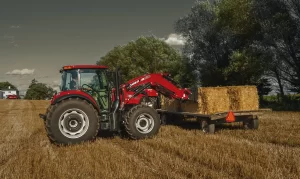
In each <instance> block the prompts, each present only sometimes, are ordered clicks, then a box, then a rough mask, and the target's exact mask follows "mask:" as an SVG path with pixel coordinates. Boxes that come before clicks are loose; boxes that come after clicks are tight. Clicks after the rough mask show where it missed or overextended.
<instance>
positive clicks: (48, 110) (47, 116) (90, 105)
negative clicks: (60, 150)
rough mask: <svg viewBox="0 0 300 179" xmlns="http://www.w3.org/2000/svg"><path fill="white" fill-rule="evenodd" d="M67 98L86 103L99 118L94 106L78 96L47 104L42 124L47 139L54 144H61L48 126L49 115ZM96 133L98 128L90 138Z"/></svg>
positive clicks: (98, 126)
mask: <svg viewBox="0 0 300 179" xmlns="http://www.w3.org/2000/svg"><path fill="white" fill-rule="evenodd" d="M68 100H77V101H78V102H81V103H83V104H84V105H88V106H89V107H90V108H92V109H93V110H94V113H95V114H96V115H97V117H98V119H99V113H98V112H97V110H96V109H95V108H94V106H93V105H92V104H90V103H89V102H87V101H86V100H83V99H80V98H68V99H65V100H62V101H61V102H59V103H56V104H54V105H51V106H49V107H48V109H47V113H46V120H44V124H45V129H46V132H47V137H48V139H49V140H50V142H51V143H53V144H55V145H61V144H60V143H59V142H57V141H56V140H55V138H54V136H53V132H52V131H51V127H50V126H51V117H52V114H53V112H54V111H55V110H56V109H57V107H58V106H60V105H61V104H64V103H66V102H67V101H68ZM99 128H100V120H98V122H97V129H99ZM97 134H98V130H96V131H95V133H94V134H93V136H92V139H91V140H94V139H95V138H96V136H97Z"/></svg>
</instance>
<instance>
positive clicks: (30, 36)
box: [0, 0, 195, 92]
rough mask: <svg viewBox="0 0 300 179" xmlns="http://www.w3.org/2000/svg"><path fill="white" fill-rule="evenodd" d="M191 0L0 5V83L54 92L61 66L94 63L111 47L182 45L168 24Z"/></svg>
mask: <svg viewBox="0 0 300 179" xmlns="http://www.w3.org/2000/svg"><path fill="white" fill-rule="evenodd" d="M194 2H195V1H194V0H163V1H159V0H151V1H145V0H126V1H124V0H110V1H108V0H107V1H104V0H103V1H100V0H85V1H83V0H80V1H79V0H72V1H71V0H70V1H67V0H51V1H29V0H28V1H25V0H19V1H14V0H11V1H1V4H0V35H1V36H0V62H1V63H0V81H9V82H11V83H13V84H14V85H16V86H17V87H18V88H19V89H20V90H21V91H22V92H23V91H25V90H26V89H27V87H28V85H29V83H30V81H31V80H32V79H33V78H36V79H37V80H38V81H40V82H44V83H47V84H49V85H52V86H53V87H55V84H57V83H58V81H59V72H58V71H59V69H60V68H61V67H62V66H63V65H67V64H83V63H91V64H94V63H95V62H96V61H97V60H99V58H100V57H101V56H104V55H105V54H106V53H107V52H108V51H109V50H111V49H112V48H113V47H114V46H116V45H123V44H126V43H128V42H129V41H131V40H135V39H136V38H138V37H139V36H143V35H155V36H157V37H159V38H164V39H165V40H166V42H168V43H170V44H172V45H181V44H182V40H181V39H179V37H178V36H177V35H176V34H174V26H173V25H174V22H175V21H176V20H177V19H179V18H180V17H182V16H184V15H185V14H187V13H188V12H189V11H190V8H191V7H192V6H193V4H194Z"/></svg>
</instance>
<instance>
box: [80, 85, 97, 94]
mask: <svg viewBox="0 0 300 179" xmlns="http://www.w3.org/2000/svg"><path fill="white" fill-rule="evenodd" d="M84 86H87V88H85V87H84ZM81 88H82V89H83V90H84V91H87V92H96V93H97V91H96V90H95V89H94V88H93V87H92V86H90V85H87V84H83V85H81Z"/></svg>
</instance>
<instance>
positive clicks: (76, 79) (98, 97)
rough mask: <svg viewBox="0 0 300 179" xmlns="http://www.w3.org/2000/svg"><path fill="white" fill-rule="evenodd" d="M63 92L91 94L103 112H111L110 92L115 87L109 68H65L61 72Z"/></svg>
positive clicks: (94, 66)
mask: <svg viewBox="0 0 300 179" xmlns="http://www.w3.org/2000/svg"><path fill="white" fill-rule="evenodd" d="M60 73H61V74H62V75H61V86H60V90H61V91H62V92H66V91H70V90H77V91H81V92H84V93H87V94H89V95H90V96H91V97H92V98H93V99H94V100H95V101H96V102H97V104H98V106H99V108H100V110H101V111H102V112H108V111H109V107H108V106H109V103H110V91H111V89H112V87H113V86H114V84H113V82H112V81H111V80H110V79H109V78H110V76H111V75H110V74H111V73H109V72H108V69H107V67H105V66H98V65H74V66H64V67H63V69H61V70H60Z"/></svg>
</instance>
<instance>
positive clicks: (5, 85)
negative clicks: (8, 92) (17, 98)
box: [0, 81, 18, 90]
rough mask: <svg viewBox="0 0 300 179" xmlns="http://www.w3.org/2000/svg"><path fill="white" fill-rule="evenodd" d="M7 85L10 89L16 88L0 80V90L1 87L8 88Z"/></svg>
mask: <svg viewBox="0 0 300 179" xmlns="http://www.w3.org/2000/svg"><path fill="white" fill-rule="evenodd" d="M9 86H10V89H15V90H18V89H17V87H16V86H14V85H13V84H11V83H10V82H8V81H6V82H0V90H1V89H8V88H9Z"/></svg>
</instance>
